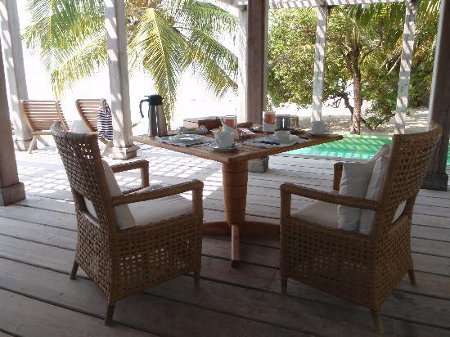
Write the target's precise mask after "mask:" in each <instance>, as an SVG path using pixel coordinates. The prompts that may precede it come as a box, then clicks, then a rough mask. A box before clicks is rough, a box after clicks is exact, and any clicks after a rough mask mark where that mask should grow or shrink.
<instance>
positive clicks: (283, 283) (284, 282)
mask: <svg viewBox="0 0 450 337" xmlns="http://www.w3.org/2000/svg"><path fill="white" fill-rule="evenodd" d="M286 290H287V277H281V293H282V294H286Z"/></svg>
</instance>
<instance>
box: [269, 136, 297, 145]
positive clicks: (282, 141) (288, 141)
mask: <svg viewBox="0 0 450 337" xmlns="http://www.w3.org/2000/svg"><path fill="white" fill-rule="evenodd" d="M267 138H269V139H270V140H273V141H274V142H278V143H280V144H290V143H295V142H296V141H298V139H299V138H298V136H296V135H289V139H287V140H281V139H279V138H277V137H275V135H268V136H267Z"/></svg>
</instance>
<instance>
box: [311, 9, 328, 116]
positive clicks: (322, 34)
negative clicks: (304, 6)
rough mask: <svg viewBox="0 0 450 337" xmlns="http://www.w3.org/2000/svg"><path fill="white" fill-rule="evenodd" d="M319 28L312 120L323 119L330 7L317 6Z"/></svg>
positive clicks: (317, 33)
mask: <svg viewBox="0 0 450 337" xmlns="http://www.w3.org/2000/svg"><path fill="white" fill-rule="evenodd" d="M316 10H317V30H316V45H315V56H314V82H313V104H312V114H311V121H312V122H314V121H320V120H322V102H323V82H324V79H325V77H324V74H325V47H326V33H327V17H328V7H327V6H326V5H323V6H319V7H317V9H316Z"/></svg>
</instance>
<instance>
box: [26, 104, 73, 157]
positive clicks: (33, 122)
mask: <svg viewBox="0 0 450 337" xmlns="http://www.w3.org/2000/svg"><path fill="white" fill-rule="evenodd" d="M19 105H20V110H21V111H22V113H23V114H24V115H25V118H26V122H27V125H28V127H29V128H30V130H31V135H32V136H33V138H32V140H31V143H30V146H29V147H28V153H31V152H32V151H33V149H34V148H35V146H36V142H37V141H38V140H39V141H40V142H41V143H42V144H44V145H45V146H48V143H47V142H46V141H45V140H44V139H43V138H42V137H41V136H47V135H50V134H51V133H50V127H51V126H52V124H53V123H54V122H57V121H59V122H60V123H61V125H62V127H63V128H64V130H67V129H68V128H67V123H66V121H65V119H64V115H63V113H62V110H61V105H60V103H59V101H39V100H21V101H20V102H19Z"/></svg>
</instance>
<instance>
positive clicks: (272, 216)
mask: <svg viewBox="0 0 450 337" xmlns="http://www.w3.org/2000/svg"><path fill="white" fill-rule="evenodd" d="M16 155H17V159H18V165H19V171H20V179H21V181H22V182H24V183H25V184H26V191H27V196H28V198H27V199H26V200H24V201H22V202H20V203H18V204H16V205H12V206H8V207H0V303H1V304H0V308H1V309H0V336H3V335H13V336H164V337H165V336H192V337H202V336H213V337H221V336H231V337H238V336H252V337H255V336H274V337H278V336H280V337H282V336H372V335H374V334H373V332H372V330H373V329H372V322H371V318H370V314H369V312H368V310H366V309H363V308H360V307H356V306H353V305H350V304H348V303H346V302H343V301H341V300H339V299H337V298H335V297H333V296H331V295H328V294H325V293H323V292H320V291H318V290H315V289H313V288H311V287H308V286H305V285H303V284H301V283H299V282H295V281H289V283H288V293H287V295H285V296H282V295H281V294H280V292H279V289H280V281H279V273H278V254H279V251H278V242H277V241H276V240H275V239H267V238H265V239H264V238H250V237H248V238H246V237H244V238H243V239H242V242H243V243H242V245H241V249H242V251H241V258H242V260H243V262H242V263H241V266H240V268H239V269H232V268H231V267H230V263H229V260H228V258H229V246H230V242H229V240H228V239H226V238H224V237H205V238H204V240H203V260H202V273H201V276H202V280H201V285H200V288H199V289H195V288H194V282H193V279H192V277H189V276H184V277H181V278H178V279H176V280H173V281H170V282H167V283H164V284H162V285H159V286H156V287H154V288H151V289H148V290H147V291H145V292H144V293H141V294H138V295H135V296H132V297H129V298H127V299H125V300H123V301H121V302H119V303H118V305H117V307H116V312H115V316H114V319H115V324H114V326H113V327H106V326H104V325H103V318H104V314H105V299H104V298H103V296H102V294H101V293H100V291H99V290H98V289H97V288H96V287H95V285H94V284H93V283H92V282H90V281H89V280H88V279H87V278H86V277H81V278H78V279H77V280H76V281H71V280H69V277H68V273H69V271H70V267H71V264H72V261H73V257H74V248H75V244H76V235H77V234H76V221H75V216H74V207H73V203H72V196H71V194H70V191H69V188H68V184H67V180H66V176H65V172H64V170H63V167H62V165H61V163H60V161H59V156H58V155H57V154H55V152H54V150H41V151H36V152H35V153H33V154H31V155H28V154H26V153H16ZM140 156H141V157H145V158H147V159H149V160H150V174H151V182H152V183H163V184H170V183H174V182H179V181H181V180H185V179H191V178H197V179H201V180H203V181H204V182H205V192H204V194H205V197H206V199H205V201H204V207H205V218H206V219H207V220H212V219H221V218H222V217H223V200H222V189H221V171H220V165H219V164H217V163H214V162H210V161H205V160H202V159H198V158H193V157H189V156H184V155H181V154H176V153H173V152H169V151H165V150H162V149H155V148H148V147H143V150H142V151H140ZM333 164H334V161H333V160H326V159H313V158H293V157H283V156H275V157H271V161H270V170H269V172H268V173H266V174H251V175H250V179H249V196H248V210H247V213H248V217H249V218H258V219H259V220H265V221H269V222H274V221H276V222H277V221H278V216H279V203H280V200H279V190H278V187H279V185H280V183H282V182H285V181H294V182H298V183H301V184H304V185H306V186H313V187H316V188H323V189H329V188H330V186H331V179H332V175H331V174H332V166H333ZM118 177H119V182H120V184H121V185H122V186H124V187H126V186H133V185H136V184H137V181H138V180H137V179H138V174H137V173H130V174H119V175H118ZM305 202H307V201H306V200H302V199H294V202H293V204H294V206H295V207H299V206H301V205H302V204H304V203H305ZM412 236H413V238H412V249H413V257H414V263H415V269H416V271H417V272H416V273H417V274H416V275H417V281H418V286H417V287H413V286H411V285H410V284H409V283H408V281H407V280H406V279H405V280H404V281H403V282H402V283H401V284H400V285H399V287H398V288H397V289H396V290H395V291H394V292H393V293H392V295H391V296H390V297H389V299H388V300H387V301H386V303H385V305H384V306H383V308H382V314H383V321H384V324H385V329H386V335H387V336H450V192H434V191H426V190H422V191H421V192H420V196H419V198H418V200H417V204H416V208H415V215H414V225H413V228H412Z"/></svg>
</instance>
